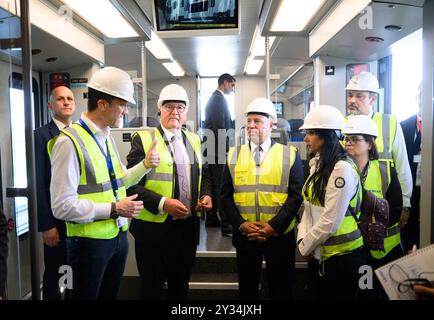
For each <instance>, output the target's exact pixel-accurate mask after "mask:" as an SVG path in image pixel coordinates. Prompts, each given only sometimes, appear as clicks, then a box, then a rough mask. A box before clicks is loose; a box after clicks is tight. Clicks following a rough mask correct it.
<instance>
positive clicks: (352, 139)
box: [344, 135, 366, 145]
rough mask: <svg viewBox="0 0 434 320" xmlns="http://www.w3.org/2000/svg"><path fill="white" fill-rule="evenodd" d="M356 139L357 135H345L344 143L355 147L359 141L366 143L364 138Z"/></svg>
mask: <svg viewBox="0 0 434 320" xmlns="http://www.w3.org/2000/svg"><path fill="white" fill-rule="evenodd" d="M355 137H357V135H345V136H344V143H345V144H347V143H348V144H350V145H355V144H356V143H357V142H359V141H363V140H364V141H366V139H365V138H364V137H362V138H359V139H355Z"/></svg>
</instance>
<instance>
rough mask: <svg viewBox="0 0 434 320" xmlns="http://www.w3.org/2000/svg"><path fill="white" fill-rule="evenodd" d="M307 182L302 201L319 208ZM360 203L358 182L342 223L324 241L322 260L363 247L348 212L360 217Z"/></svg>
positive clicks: (354, 222)
mask: <svg viewBox="0 0 434 320" xmlns="http://www.w3.org/2000/svg"><path fill="white" fill-rule="evenodd" d="M346 161H348V162H349V163H350V164H351V166H352V168H353V169H354V170H355V171H356V172H357V168H356V166H355V164H354V162H353V161H352V160H351V159H347V160H346ZM308 182H309V179H307V180H306V182H305V184H304V186H303V192H302V194H303V198H304V200H305V201H308V202H310V203H312V204H313V205H315V206H320V207H321V204H320V203H319V201H318V200H316V199H314V198H313V194H312V193H313V183H310V184H309V185H307V183H308ZM306 188H307V192H306ZM361 202H362V186H361V184H360V180H359V185H358V187H357V192H356V193H355V195H354V196H353V197H352V198H351V201H350V203H349V206H348V209H347V212H346V213H345V216H344V218H343V220H342V223H341V224H340V226H339V228H338V230H337V231H336V232H335V233H333V234H332V235H331V236H330V238H328V239H327V241H325V242H324V244H323V250H322V254H321V256H322V259H323V260H326V259H328V258H330V257H332V256H334V255H341V254H344V253H346V252H349V251H352V250H355V249H358V248H360V247H362V246H363V238H362V234H361V233H360V230H359V228H358V226H357V222H356V220H355V219H354V217H353V216H352V215H351V212H350V208H352V210H353V211H354V212H355V213H356V216H357V217H360V207H361Z"/></svg>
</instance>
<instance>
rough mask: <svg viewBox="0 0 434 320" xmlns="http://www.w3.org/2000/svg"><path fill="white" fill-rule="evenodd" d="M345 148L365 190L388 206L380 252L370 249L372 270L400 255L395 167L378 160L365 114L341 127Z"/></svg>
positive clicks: (373, 131) (399, 203)
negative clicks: (385, 201)
mask: <svg viewBox="0 0 434 320" xmlns="http://www.w3.org/2000/svg"><path fill="white" fill-rule="evenodd" d="M343 133H344V134H345V149H346V150H347V152H348V154H349V155H350V156H351V157H352V158H353V159H354V161H355V162H356V164H357V167H358V170H359V173H360V179H361V182H362V185H363V187H364V188H365V189H366V190H370V191H372V192H373V193H374V194H375V195H376V196H377V197H379V198H384V199H386V200H387V202H388V203H389V225H388V229H387V237H386V238H385V239H384V251H378V250H371V254H370V258H369V260H370V261H369V262H370V265H371V266H372V267H373V268H374V269H376V268H379V267H381V266H383V265H385V264H387V263H389V262H391V261H393V260H396V259H398V258H400V257H402V256H403V254H404V253H403V251H402V249H401V246H400V241H401V239H400V233H399V227H398V222H399V217H400V215H401V210H402V191H401V186H400V184H399V180H398V175H397V173H396V169H395V167H393V166H392V165H391V162H389V161H379V160H378V151H377V147H376V144H375V139H376V137H377V136H378V130H377V126H376V124H375V122H374V121H373V120H372V119H371V118H369V117H368V116H365V115H357V116H352V117H349V119H348V121H347V123H346V125H345V128H344V130H343Z"/></svg>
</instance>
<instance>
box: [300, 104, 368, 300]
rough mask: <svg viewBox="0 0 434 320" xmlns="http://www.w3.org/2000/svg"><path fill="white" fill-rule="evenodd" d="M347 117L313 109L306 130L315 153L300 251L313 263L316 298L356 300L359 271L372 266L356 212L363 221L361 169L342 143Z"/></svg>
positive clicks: (306, 187) (305, 195)
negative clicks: (358, 171)
mask: <svg viewBox="0 0 434 320" xmlns="http://www.w3.org/2000/svg"><path fill="white" fill-rule="evenodd" d="M343 126H344V117H343V115H342V114H341V113H340V112H339V111H338V110H337V109H336V108H335V107H332V106H324V105H323V106H318V107H316V108H315V109H313V110H311V111H310V112H309V113H308V114H307V116H306V118H305V121H304V125H303V126H302V127H301V128H300V129H302V130H305V132H306V136H305V139H304V141H305V142H306V144H307V147H308V148H309V150H310V151H311V152H312V153H314V154H315V156H314V158H313V159H311V160H310V162H309V165H310V175H309V177H308V178H307V180H306V182H305V185H304V186H303V198H304V213H303V216H302V219H301V222H300V224H299V227H298V236H297V238H298V240H297V244H298V250H299V252H300V254H301V255H302V256H303V257H304V258H305V259H306V260H308V261H310V263H309V267H310V270H311V272H312V275H313V280H314V286H315V288H316V289H317V292H316V295H317V297H319V298H322V299H355V298H357V296H358V291H359V286H358V282H359V278H360V274H359V267H360V266H362V265H365V264H367V253H366V251H365V250H363V238H362V235H361V233H360V230H359V229H358V227H357V223H356V221H355V220H354V218H353V217H352V215H351V213H350V210H353V211H354V212H355V214H356V215H357V216H360V204H361V195H362V189H361V185H360V180H359V175H358V173H357V168H356V166H355V164H354V163H353V162H352V160H351V159H350V158H349V157H348V156H347V154H346V152H345V150H344V149H343V147H342V145H341V143H340V137H341V130H342V128H343Z"/></svg>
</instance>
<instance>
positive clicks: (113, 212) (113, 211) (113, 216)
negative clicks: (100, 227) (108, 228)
mask: <svg viewBox="0 0 434 320" xmlns="http://www.w3.org/2000/svg"><path fill="white" fill-rule="evenodd" d="M117 218H119V213H117V212H116V202H112V208H111V210H110V219H117Z"/></svg>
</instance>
